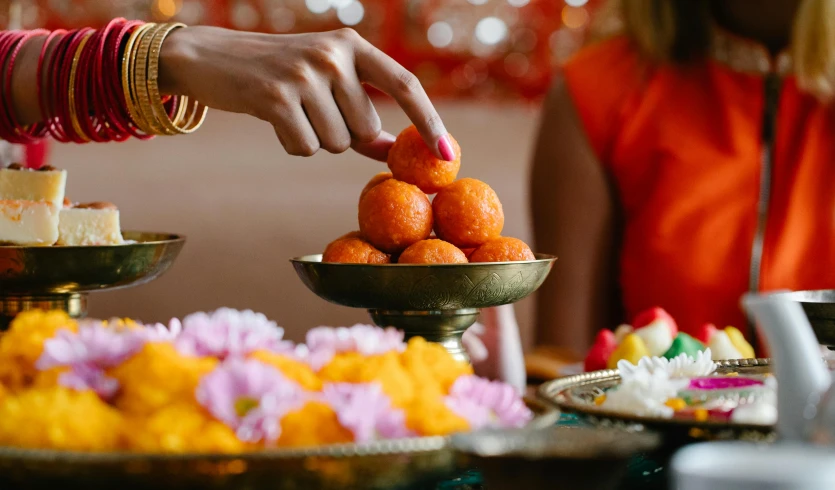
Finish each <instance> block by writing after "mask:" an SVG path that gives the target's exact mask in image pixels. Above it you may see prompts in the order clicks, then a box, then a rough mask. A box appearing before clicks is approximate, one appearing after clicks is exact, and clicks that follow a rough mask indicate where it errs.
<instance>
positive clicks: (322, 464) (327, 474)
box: [0, 399, 559, 490]
mask: <svg viewBox="0 0 835 490" xmlns="http://www.w3.org/2000/svg"><path fill="white" fill-rule="evenodd" d="M526 402H527V403H528V405H529V406H530V407H531V408H532V409H533V410H534V411H535V412H536V414H537V415H536V417H535V418H534V420H533V421H531V423H530V424H529V425H528V427H527V428H526V429H530V430H538V429H542V428H545V427H550V426H553V425H554V424H555V423H556V421H557V419H558V418H559V414H558V412H557V411H556V410H555V409H554V408H553V407H551V406H549V405H548V404H544V403H542V402H539V401H536V400H534V399H529V400H526ZM450 441H451V437H415V438H408V439H399V440H387V441H377V442H371V443H365V444H335V445H330V446H321V447H315V448H302V449H279V450H271V451H259V452H250V453H244V454H235V455H219V454H182V455H159V454H136V453H82V452H69V451H53V450H40V449H34V450H29V449H17V448H3V447H0V488H2V489H9V488H10V489H14V490H29V489H33V490H34V489H38V490H40V489H43V488H56V489H61V490H76V489H78V490H82V489H83V490H98V489H101V490H105V489H106V490H113V489H118V490H168V489H170V490H192V489H193V490H262V489H263V490H267V489H269V490H307V489H323V490H349V489H351V490H355V489H359V488H364V489H380V490H383V489H386V490H389V489H394V490H399V489H409V490H411V489H418V488H425V485H432V484H433V483H436V482H439V481H442V480H444V479H446V478H449V477H451V476H453V475H454V474H455V473H456V471H458V470H460V469H461V467H460V464H459V463H458V461H459V459H458V458H457V456H456V451H455V450H454V449H453V447H452V445H451V444H450Z"/></svg>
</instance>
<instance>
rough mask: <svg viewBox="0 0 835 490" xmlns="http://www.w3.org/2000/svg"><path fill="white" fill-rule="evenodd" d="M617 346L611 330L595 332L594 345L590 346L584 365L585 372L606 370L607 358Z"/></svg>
mask: <svg viewBox="0 0 835 490" xmlns="http://www.w3.org/2000/svg"><path fill="white" fill-rule="evenodd" d="M617 344H618V343H617V342H616V341H615V334H614V333H612V331H611V330H606V329H603V330H601V331H599V332H597V337H595V339H594V345H592V346H591V349H590V350H589V353H588V355H587V356H586V360H585V363H584V367H585V369H586V372H591V371H600V370H602V369H606V365H607V363H608V361H609V358H610V357H612V353H613V352H615V348H617V346H618V345H617Z"/></svg>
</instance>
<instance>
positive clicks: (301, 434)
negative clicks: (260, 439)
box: [278, 402, 354, 447]
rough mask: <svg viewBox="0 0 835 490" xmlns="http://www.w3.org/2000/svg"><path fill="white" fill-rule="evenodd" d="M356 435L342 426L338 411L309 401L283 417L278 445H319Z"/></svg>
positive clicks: (350, 439) (333, 442)
mask: <svg viewBox="0 0 835 490" xmlns="http://www.w3.org/2000/svg"><path fill="white" fill-rule="evenodd" d="M353 440H354V435H353V434H352V433H351V431H349V430H348V429H346V428H345V427H342V425H341V424H340V423H339V419H337V417H336V412H334V411H333V409H332V408H331V407H329V406H327V405H326V404H324V403H320V402H308V403H306V404H305V405H304V407H302V408H301V409H299V410H295V411H293V412H290V413H288V414H287V415H285V416H284V418H282V419H281V436H280V437H279V438H278V445H279V446H283V447H305V446H318V445H321V444H338V443H341V442H351V441H353Z"/></svg>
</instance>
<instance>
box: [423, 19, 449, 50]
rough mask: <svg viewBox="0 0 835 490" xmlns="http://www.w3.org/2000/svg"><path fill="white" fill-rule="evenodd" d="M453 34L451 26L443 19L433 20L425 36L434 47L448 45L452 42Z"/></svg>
mask: <svg viewBox="0 0 835 490" xmlns="http://www.w3.org/2000/svg"><path fill="white" fill-rule="evenodd" d="M454 35H455V32H454V31H453V30H452V26H451V25H449V23H448V22H443V21H439V22H435V23H434V24H432V25H431V26H429V29H427V30H426V38H427V39H428V40H429V44H431V45H432V46H435V47H436V48H445V47H447V46H449V45H450V44H451V43H452V38H453V37H454Z"/></svg>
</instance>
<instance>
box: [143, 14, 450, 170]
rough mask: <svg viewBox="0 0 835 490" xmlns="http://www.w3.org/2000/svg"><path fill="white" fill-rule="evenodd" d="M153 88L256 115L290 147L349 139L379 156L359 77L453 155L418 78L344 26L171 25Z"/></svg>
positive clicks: (383, 145)
mask: <svg viewBox="0 0 835 490" xmlns="http://www.w3.org/2000/svg"><path fill="white" fill-rule="evenodd" d="M159 83H160V88H161V89H162V90H163V91H165V92H166V93H172V94H182V95H187V96H189V97H193V98H195V99H197V100H199V101H201V102H203V103H204V104H206V105H208V106H209V107H213V108H216V109H221V110H225V111H230V112H239V113H246V114H250V115H253V116H255V117H257V118H259V119H263V120H265V121H267V122H269V123H270V124H272V125H273V127H274V128H275V133H276V135H278V139H279V140H280V141H281V144H282V145H283V146H284V148H285V149H286V150H287V152H288V153H290V154H291V155H299V156H310V155H313V154H314V153H316V152H317V151H318V150H319V149H320V148H323V149H325V150H327V151H329V152H331V153H341V152H344V151H345V150H347V149H348V148H351V147H352V148H354V149H355V150H356V151H358V152H360V153H362V154H364V155H367V156H369V157H371V158H375V159H378V160H385V159H386V156H387V154H388V150H389V148H390V147H391V144H392V143H393V141H394V137H393V136H392V135H390V134H388V133H386V132H383V131H382V128H381V124H380V117H379V116H378V115H377V111H376V110H375V109H374V106H373V104H372V103H371V99H369V97H368V95H367V94H366V92H365V90H364V88H363V85H362V84H363V83H368V84H369V85H372V86H374V87H376V88H377V89H379V90H381V91H383V92H385V93H387V94H389V95H391V96H392V97H394V99H395V100H396V101H397V103H398V104H399V105H400V107H402V108H403V110H404V111H405V112H406V115H407V116H408V117H409V119H411V120H412V122H413V123H414V124H415V126H416V127H417V129H418V130H419V131H420V134H421V135H422V136H423V138H424V140H425V141H426V143H427V145H428V146H429V148H431V149H432V150H433V151H434V152H435V153H436V155H437V156H438V157H440V158H445V159H448V160H451V159H452V158H453V157H454V156H453V152H452V146H451V144H450V141H449V137H448V136H447V131H446V129H445V128H444V125H443V122H442V121H441V118H440V117H439V116H438V113H437V112H436V111H435V108H434V107H433V106H432V103H431V102H430V101H429V98H428V97H427V96H426V93H425V92H424V90H423V87H421V85H420V82H419V81H418V80H417V78H416V77H415V76H414V75H413V74H411V73H409V72H408V71H407V70H406V69H404V68H403V67H402V66H400V65H399V64H398V63H397V62H395V61H394V60H393V59H391V58H390V57H388V56H387V55H385V54H384V53H383V52H381V51H380V50H378V49H377V48H375V47H374V46H372V45H371V44H370V43H368V42H367V41H365V40H364V39H363V38H362V37H360V36H359V35H358V34H357V33H356V32H355V31H353V30H351V29H341V30H338V31H332V32H325V33H314V34H286V35H270V34H255V33H247V32H238V31H231V30H227V29H220V28H215V27H188V28H185V29H178V30H176V31H174V32H173V33H171V34H170V36H169V38H168V39H166V41H165V43H164V44H163V47H162V51H161V53H160V82H159Z"/></svg>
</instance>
